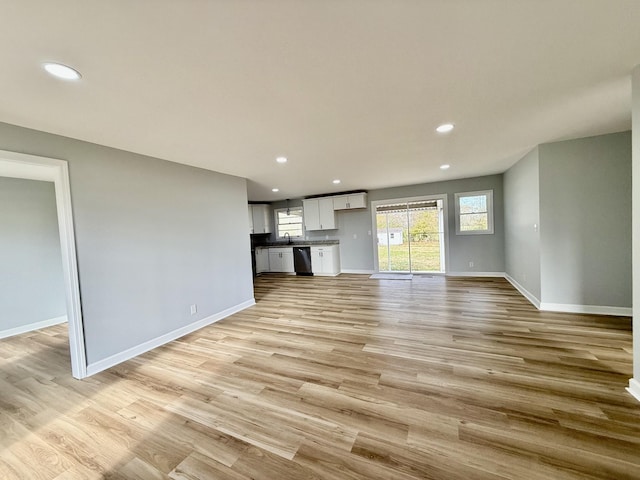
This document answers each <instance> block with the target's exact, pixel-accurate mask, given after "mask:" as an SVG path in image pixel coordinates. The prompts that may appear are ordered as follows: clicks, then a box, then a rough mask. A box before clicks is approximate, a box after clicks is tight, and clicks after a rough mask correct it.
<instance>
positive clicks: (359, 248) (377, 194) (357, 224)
mask: <svg viewBox="0 0 640 480" xmlns="http://www.w3.org/2000/svg"><path fill="white" fill-rule="evenodd" d="M478 190H493V205H494V229H495V232H494V234H493V235H456V234H455V208H454V194H455V193H461V192H473V191H478ZM439 194H445V195H446V196H447V203H448V212H447V221H448V228H449V243H448V248H449V265H448V266H447V273H466V272H469V273H473V272H476V273H486V272H493V273H503V272H504V216H503V209H504V203H503V185H502V175H489V176H485V177H476V178H465V179H461V180H452V181H447V182H434V183H425V184H419V185H409V186H403V187H394V188H385V189H377V190H370V191H369V192H368V196H367V202H368V203H369V205H370V202H372V201H376V200H390V199H398V198H410V197H418V196H427V195H439ZM370 208H371V207H370V206H369V207H368V208H367V209H363V210H350V211H340V212H337V221H338V229H337V230H330V231H326V232H307V236H308V238H310V239H314V240H317V239H324V238H327V237H328V238H329V239H332V240H333V239H335V240H339V241H340V261H341V267H342V270H346V271H352V272H371V271H373V269H374V247H373V245H374V244H373V240H372V234H373V230H372V228H373V225H372V216H371V210H370ZM469 262H473V263H474V266H473V267H469Z"/></svg>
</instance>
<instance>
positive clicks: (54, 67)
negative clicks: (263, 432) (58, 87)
mask: <svg viewBox="0 0 640 480" xmlns="http://www.w3.org/2000/svg"><path fill="white" fill-rule="evenodd" d="M42 67H43V68H44V69H45V70H46V71H47V72H48V73H50V74H51V75H53V76H54V77H58V78H62V79H63V80H80V78H82V75H80V72H78V71H77V70H76V69H74V68H71V67H68V66H66V65H62V64H61V63H45V64H43V65H42Z"/></svg>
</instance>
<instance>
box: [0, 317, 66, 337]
mask: <svg viewBox="0 0 640 480" xmlns="http://www.w3.org/2000/svg"><path fill="white" fill-rule="evenodd" d="M66 321H67V316H66V315H62V316H61V317H55V318H50V319H49V320H42V321H41V322H35V323H30V324H28V325H21V326H19V327H15V328H9V329H7V330H0V338H7V337H13V336H14V335H20V334H21V333H27V332H33V331H34V330H40V329H41V328H47V327H52V326H54V325H60V324H61V323H65V322H66Z"/></svg>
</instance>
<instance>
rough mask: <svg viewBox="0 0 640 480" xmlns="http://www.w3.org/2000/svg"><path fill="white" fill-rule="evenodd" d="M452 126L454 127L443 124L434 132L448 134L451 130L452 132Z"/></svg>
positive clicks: (450, 124) (451, 124)
mask: <svg viewBox="0 0 640 480" xmlns="http://www.w3.org/2000/svg"><path fill="white" fill-rule="evenodd" d="M454 126H455V125H454V124H453V123H443V124H442V125H439V126H438V128H436V132H438V133H449V132H450V131H451V130H453V127H454Z"/></svg>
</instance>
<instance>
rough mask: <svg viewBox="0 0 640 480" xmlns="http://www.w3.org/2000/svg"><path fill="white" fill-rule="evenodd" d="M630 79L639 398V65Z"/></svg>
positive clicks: (637, 389) (636, 383)
mask: <svg viewBox="0 0 640 480" xmlns="http://www.w3.org/2000/svg"><path fill="white" fill-rule="evenodd" d="M631 81H632V103H631V116H632V121H631V124H632V129H633V130H632V164H633V168H632V171H633V187H632V188H633V218H632V224H633V247H632V249H633V282H632V283H633V380H632V381H631V382H630V388H631V389H632V392H633V393H634V395H635V396H636V397H637V398H638V400H640V65H638V66H637V67H636V68H634V70H633V72H632V74H631Z"/></svg>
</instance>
